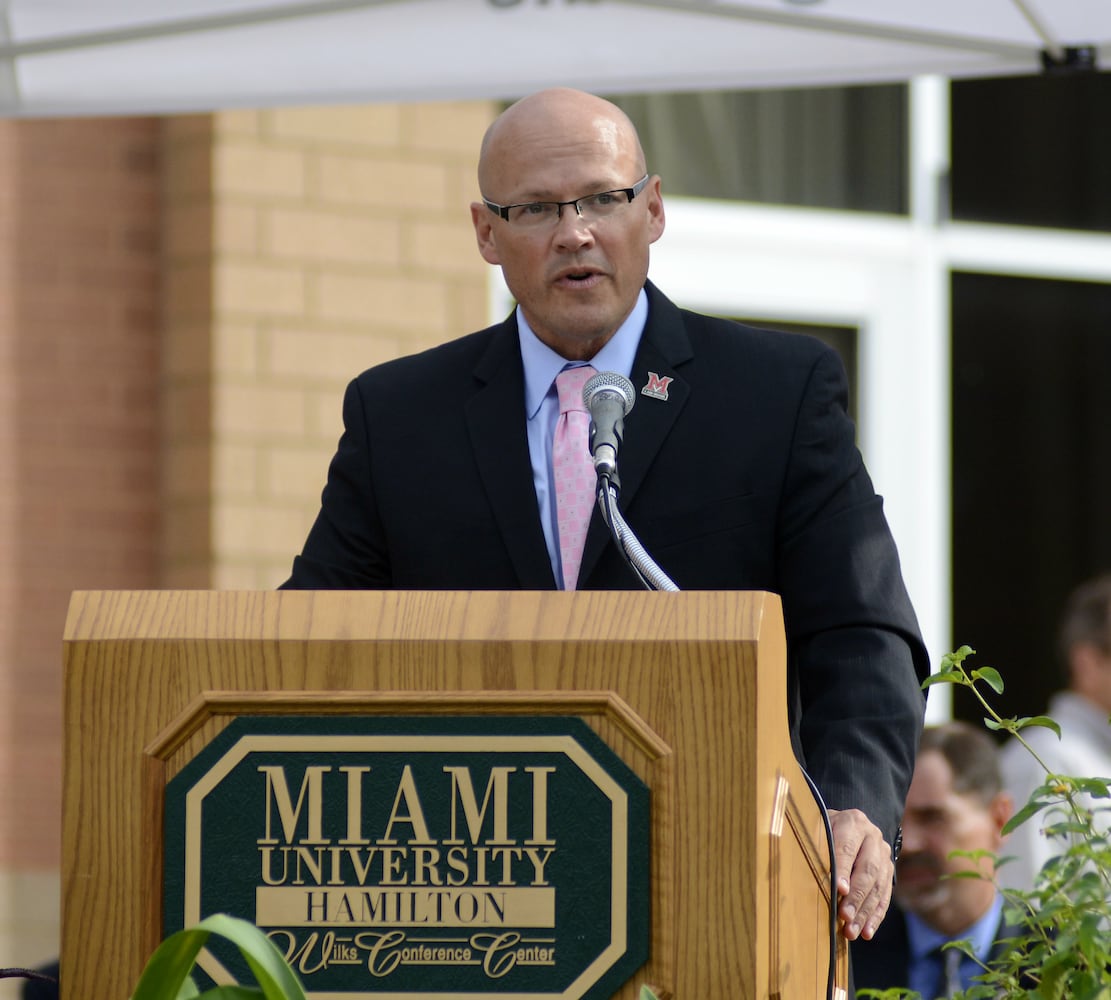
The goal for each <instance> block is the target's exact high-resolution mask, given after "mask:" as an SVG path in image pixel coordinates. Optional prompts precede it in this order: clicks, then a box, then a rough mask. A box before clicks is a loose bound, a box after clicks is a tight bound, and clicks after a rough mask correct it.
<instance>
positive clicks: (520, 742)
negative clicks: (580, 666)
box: [164, 716, 649, 1000]
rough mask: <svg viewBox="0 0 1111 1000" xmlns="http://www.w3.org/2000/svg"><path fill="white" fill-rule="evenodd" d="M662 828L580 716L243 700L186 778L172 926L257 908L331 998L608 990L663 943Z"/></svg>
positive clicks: (177, 814) (218, 969)
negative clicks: (375, 709)
mask: <svg viewBox="0 0 1111 1000" xmlns="http://www.w3.org/2000/svg"><path fill="white" fill-rule="evenodd" d="M648 840H649V822H648V789H647V788H646V787H645V785H644V784H643V782H641V781H640V779H639V778H638V777H637V776H636V775H635V774H634V773H633V772H632V771H631V770H630V769H629V768H628V767H627V766H626V765H625V764H624V763H623V762H622V761H621V760H620V759H619V758H618V757H617V756H616V755H615V754H614V753H613V751H611V750H610V749H609V747H607V746H606V745H605V743H604V742H603V741H602V740H601V739H600V738H599V737H598V736H597V735H596V734H595V733H594V732H593V730H591V729H590V728H589V727H588V726H587V725H586V724H585V723H584V722H583V721H582V720H580V719H576V718H563V717H559V718H553V717H546V716H542V717H527V718H526V717H504V718H503V717H497V718H491V717H488V716H454V717H444V716H437V717H420V718H407V717H389V718H385V717H375V716H370V717H357V718H356V717H351V716H312V717H287V716H266V717H251V718H240V719H237V720H235V721H234V722H232V723H231V724H230V725H229V726H228V727H227V729H225V730H224V731H223V732H222V733H221V734H220V735H219V736H218V737H217V738H216V739H214V740H213V741H212V743H210V744H209V745H208V746H207V747H205V749H204V750H203V751H202V752H201V753H200V754H198V755H197V757H196V758H194V759H193V760H192V761H191V762H190V763H189V764H188V765H187V766H186V767H185V768H184V769H183V770H182V771H181V773H180V774H178V775H177V776H176V777H175V778H174V779H173V780H172V781H171V782H170V783H169V785H168V786H167V789H166V839H165V843H166V856H165V878H164V891H165V928H164V930H165V933H167V934H169V933H171V932H173V931H175V930H178V929H179V928H181V927H185V926H190V925H192V924H193V923H196V922H197V921H198V920H201V919H203V918H204V917H205V916H208V915H209V914H211V913H216V912H223V913H231V914H234V915H236V916H239V917H244V918H246V919H248V920H251V921H252V922H254V923H255V924H257V925H258V926H259V927H261V928H262V929H263V930H264V931H266V932H267V933H268V934H269V936H270V938H271V939H272V940H273V941H274V942H275V944H277V946H278V948H279V949H280V950H281V951H282V952H284V953H285V955H286V956H287V958H288V959H289V960H290V962H291V963H292V964H293V966H294V968H295V969H296V970H297V972H298V974H299V975H300V976H301V979H302V981H303V982H304V984H305V988H306V991H307V992H308V993H309V995H310V996H312V997H316V998H321V1000H323V998H335V1000H346V998H349V997H352V996H368V995H373V996H374V997H382V998H395V1000H402V998H404V1000H415V998H417V997H421V998H424V997H442V998H450V1000H479V998H484V997H499V998H504V997H518V998H525V997H528V998H530V1000H546V998H552V1000H554V998H564V1000H579V998H587V1000H602V998H606V997H610V996H612V994H613V993H614V992H615V991H616V990H617V989H618V988H619V987H620V986H621V984H622V983H624V982H625V981H626V980H627V979H628V978H629V977H630V976H631V975H632V974H633V973H634V972H635V971H636V970H637V969H638V968H639V967H640V966H641V965H642V964H643V963H644V962H645V961H646V959H647V957H648ZM240 961H241V960H240V959H239V958H238V956H237V954H236V953H235V952H234V951H233V950H231V949H228V950H227V951H221V950H220V949H219V947H218V946H216V945H214V946H213V948H212V950H211V951H210V952H207V953H203V954H202V958H201V960H200V963H199V964H200V967H201V969H202V970H203V972H204V973H205V974H206V975H207V976H209V977H210V978H211V981H212V983H219V982H221V981H227V979H228V976H229V973H231V974H234V975H236V976H237V977H239V976H245V975H248V973H247V970H246V968H245V967H241V966H240V964H239V963H240Z"/></svg>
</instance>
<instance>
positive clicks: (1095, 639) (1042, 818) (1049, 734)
mask: <svg viewBox="0 0 1111 1000" xmlns="http://www.w3.org/2000/svg"><path fill="white" fill-rule="evenodd" d="M1058 649H1059V652H1060V657H1061V661H1062V667H1063V669H1064V674H1065V683H1066V687H1065V689H1064V690H1062V691H1059V692H1058V693H1057V694H1055V695H1054V696H1053V697H1052V698H1051V699H1050V701H1049V706H1048V708H1047V710H1046V712H1045V713H1044V714H1046V715H1048V716H1050V718H1052V719H1053V720H1054V721H1055V722H1056V723H1057V724H1058V725H1059V726H1060V727H1061V738H1060V739H1058V738H1057V734H1056V733H1054V732H1053V731H1052V730H1050V729H1045V728H1042V727H1030V728H1027V729H1024V730H1023V732H1022V738H1023V739H1024V740H1026V742H1027V743H1029V744H1030V746H1031V747H1032V748H1033V749H1034V750H1035V751H1036V752H1037V754H1038V756H1039V757H1040V758H1041V759H1042V760H1043V761H1044V762H1045V765H1046V767H1048V768H1049V769H1050V771H1052V772H1053V773H1054V774H1063V775H1068V776H1070V777H1076V778H1107V777H1111V723H1109V722H1108V717H1109V716H1111V574H1105V575H1103V576H1099V577H1097V578H1095V579H1093V580H1089V581H1088V582H1087V583H1084V584H1082V585H1081V586H1079V587H1078V588H1077V589H1076V590H1074V591H1073V593H1072V594H1071V596H1070V597H1069V599H1068V601H1067V602H1066V605H1065V611H1064V614H1063V616H1062V620H1061V631H1060V636H1059V640H1058ZM1001 765H1002V768H1003V782H1004V784H1005V786H1006V788H1007V790H1008V791H1009V792H1010V793H1011V795H1012V796H1013V798H1014V800H1015V802H1017V803H1018V804H1019V805H1020V806H1021V805H1025V803H1026V802H1027V801H1028V800H1029V799H1030V796H1031V794H1032V793H1033V791H1034V790H1035V789H1036V788H1038V786H1040V785H1042V784H1044V782H1045V780H1046V772H1045V770H1044V768H1042V766H1041V765H1040V764H1039V763H1038V761H1037V760H1036V759H1035V758H1034V756H1033V755H1032V754H1031V753H1030V751H1029V750H1027V749H1026V747H1024V746H1023V745H1022V744H1021V743H1019V742H1018V740H1011V741H1010V742H1009V743H1008V744H1007V745H1006V746H1005V747H1004V748H1003V752H1002V756H1001ZM1084 804H1085V805H1087V806H1088V807H1093V806H1094V805H1095V803H1093V802H1091V801H1090V800H1089V801H1086V802H1085V803H1084ZM1053 820H1054V817H1053V816H1052V815H1051V814H1050V813H1040V814H1038V815H1037V816H1034V817H1031V818H1030V819H1029V820H1027V821H1026V822H1025V823H1023V824H1021V825H1020V826H1019V827H1017V828H1016V829H1015V831H1014V832H1013V833H1012V834H1011V835H1010V838H1009V840H1008V847H1007V853H1008V854H1009V855H1014V860H1013V861H1009V862H1008V863H1007V864H1006V865H1004V866H1002V867H1001V868H1000V869H999V881H1000V883H1001V884H1002V885H1003V886H1004V887H1006V888H1012V889H1022V890H1030V889H1033V887H1034V882H1035V878H1036V876H1037V874H1038V872H1039V871H1040V870H1041V868H1042V866H1043V865H1044V864H1045V863H1046V862H1047V861H1048V860H1049V859H1050V858H1052V857H1054V856H1056V855H1058V854H1061V853H1062V852H1063V851H1064V850H1065V849H1066V848H1067V847H1068V841H1067V840H1066V839H1065V838H1063V837H1049V836H1047V835H1046V834H1045V833H1044V832H1043V831H1044V828H1045V826H1046V824H1047V822H1049V823H1052V822H1053ZM1096 823H1097V825H1098V826H1100V827H1102V828H1103V829H1106V828H1107V817H1106V814H1104V816H1103V817H1102V818H1101V817H1100V816H1099V815H1098V814H1097V816H1096Z"/></svg>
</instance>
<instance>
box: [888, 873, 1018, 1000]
mask: <svg viewBox="0 0 1111 1000" xmlns="http://www.w3.org/2000/svg"><path fill="white" fill-rule="evenodd" d="M1002 914H1003V897H1002V896H1000V895H999V893H996V894H995V900H994V902H993V903H992V904H991V907H990V908H989V909H988V911H987V913H985V914H984V915H983V916H982V917H981V918H980V919H979V920H977V921H976V923H974V924H973V925H972V926H971V927H969V928H968V929H967V930H964V931H961V933H959V934H954V935H953V936H952V937H949V936H947V935H945V934H942V933H941V932H940V931H935V930H934V929H933V928H932V927H930V926H929V925H927V924H925V923H923V922H922V921H921V920H920V919H919V918H918V917H916V916H915V915H914V914H913V913H907V914H906V922H907V943H908V945H909V946H910V968H909V969H908V970H907V986H908V987H909V988H910V989H912V990H914V991H916V992H917V993H920V994H921V995H922V996H923V997H924V998H925V1000H932V998H933V997H936V996H938V995H939V994H940V993H941V991H942V986H943V981H942V977H941V970H940V967H939V966H938V964H937V962H936V961H934V960H933V959H932V958H931V957H930V954H931V952H934V951H936V950H937V949H938V948H940V947H941V946H942V945H943V944H945V943H946V942H947V941H968V942H969V943H970V944H971V945H972V950H973V952H974V953H975V955H976V957H977V958H978V959H979V960H980V962H983V963H985V964H986V963H987V960H988V956H989V955H990V954H991V949H992V945H993V944H995V934H996V931H997V930H998V929H999V918H1000V917H1001V916H1002ZM983 971H984V970H983V968H982V966H980V965H979V964H977V963H976V962H974V961H973V960H972V959H971V958H969V957H968V956H967V955H962V956H961V964H960V977H961V989H962V990H966V989H968V988H969V987H970V986H971V985H972V977H973V976H978V975H979V974H980V973H981V972H983Z"/></svg>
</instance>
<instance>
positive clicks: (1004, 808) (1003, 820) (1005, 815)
mask: <svg viewBox="0 0 1111 1000" xmlns="http://www.w3.org/2000/svg"><path fill="white" fill-rule="evenodd" d="M988 812H989V813H991V820H992V826H994V828H995V840H996V846H997V847H998V846H999V845H1000V844H1002V843H1003V839H1004V838H1003V827H1004V826H1006V825H1007V821H1008V820H1009V819H1010V818H1011V817H1012V816H1013V815H1014V812H1015V800H1014V798H1013V797H1012V795H1011V793H1010V792H997V793H996V794H995V797H994V798H993V799H992V800H991V802H990V803H989V804H988Z"/></svg>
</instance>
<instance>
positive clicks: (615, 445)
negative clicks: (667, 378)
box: [583, 372, 636, 476]
mask: <svg viewBox="0 0 1111 1000" xmlns="http://www.w3.org/2000/svg"><path fill="white" fill-rule="evenodd" d="M634 402H636V390H635V389H634V388H633V383H632V382H630V381H629V380H628V379H627V378H625V376H624V375H619V374H618V373H617V372H599V373H598V374H597V375H593V376H591V377H590V378H589V379H587V382H586V385H584V386H583V406H585V407H586V408H587V410H588V411H589V412H590V453H591V455H592V456H593V457H594V471H595V472H596V473H597V474H598V475H599V476H614V475H616V473H617V452H618V450H619V449H620V447H621V437H622V435H623V434H624V433H625V415H626V414H627V413H628V412H629V411H630V410H631V409H632V408H633V403H634Z"/></svg>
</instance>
